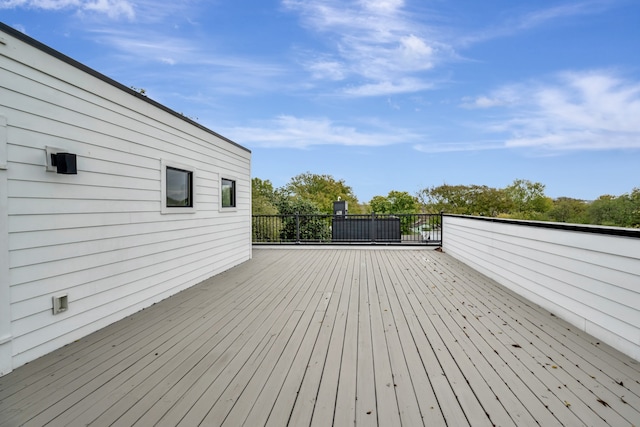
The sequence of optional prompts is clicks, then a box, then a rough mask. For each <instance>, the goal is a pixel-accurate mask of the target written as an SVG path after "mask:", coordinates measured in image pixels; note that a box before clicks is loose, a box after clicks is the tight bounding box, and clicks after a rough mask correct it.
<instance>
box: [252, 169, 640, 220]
mask: <svg viewBox="0 0 640 427" xmlns="http://www.w3.org/2000/svg"><path fill="white" fill-rule="evenodd" d="M544 190H545V185H544V184H542V183H539V182H532V181H528V180H524V179H516V180H514V181H513V183H511V184H510V185H508V186H506V187H504V188H493V187H488V186H486V185H449V184H443V185H438V186H432V187H427V188H424V189H421V190H419V191H418V192H417V193H416V194H415V195H412V194H410V193H408V192H406V191H398V190H393V191H390V192H389V193H388V194H387V195H386V196H382V195H379V196H374V197H373V198H372V199H371V200H370V201H369V202H367V203H360V202H359V201H358V198H357V197H356V196H355V194H354V193H353V189H352V188H351V187H350V186H348V185H347V184H346V183H345V182H344V180H336V179H335V178H333V177H332V176H331V175H318V174H312V173H309V172H307V173H303V174H300V175H297V176H295V177H293V178H291V180H290V181H289V182H288V183H287V184H286V185H284V186H283V187H280V188H274V187H273V184H272V183H271V182H270V181H269V180H262V179H260V178H253V180H252V203H253V204H252V211H253V214H254V215H277V214H280V215H287V214H295V213H298V214H302V215H313V214H332V213H333V202H334V201H336V200H345V201H347V203H348V210H349V213H350V214H369V213H371V212H375V213H379V214H411V213H439V212H445V213H450V214H461V215H476V216H490V217H498V218H512V219H527V220H537V221H554V222H566V223H574V224H596V225H606V226H618V227H633V228H638V227H640V188H634V189H633V190H632V191H631V192H629V193H625V194H622V195H619V196H614V195H602V196H600V197H598V198H597V199H596V200H592V201H586V200H580V199H574V198H570V197H558V198H556V199H552V198H550V197H547V196H546V195H545V193H544Z"/></svg>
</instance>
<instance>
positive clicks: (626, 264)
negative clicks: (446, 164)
mask: <svg viewBox="0 0 640 427" xmlns="http://www.w3.org/2000/svg"><path fill="white" fill-rule="evenodd" d="M443 230H444V245H443V249H444V250H445V252H447V253H449V254H451V255H452V256H454V257H456V258H458V259H460V260H461V261H463V262H465V263H466V264H468V265H470V266H472V267H474V268H475V269H477V270H478V271H480V272H482V273H484V274H486V275H487V276H489V277H491V278H493V279H495V280H497V281H498V282H499V283H501V284H503V285H505V286H507V287H508V288H510V289H512V290H514V291H515V292H517V293H519V294H521V295H523V296H525V297H527V298H528V299H530V300H531V301H533V302H534V303H536V304H538V305H540V306H542V307H544V308H545V309H547V310H549V311H550V312H551V313H554V314H555V315H557V316H559V317H561V318H563V319H565V320H567V321H568V322H570V323H572V324H573V325H575V326H577V327H579V328H581V329H582V330H584V331H586V332H588V333H590V334H592V335H593V336H595V337H597V338H598V339H600V340H601V341H603V342H606V343H608V344H609V345H611V346H613V347H615V348H617V349H619V350H620V351H622V352H624V353H626V354H628V355H630V356H631V357H633V358H635V359H636V360H640V238H638V237H640V233H638V236H636V237H622V236H615V235H607V234H598V233H590V232H584V231H571V230H565V229H552V228H542V227H534V226H527V225H519V224H513V223H509V222H507V221H500V220H495V221H486V220H480V219H473V218H464V217H452V216H445V217H444V219H443Z"/></svg>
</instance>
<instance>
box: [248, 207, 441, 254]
mask: <svg viewBox="0 0 640 427" xmlns="http://www.w3.org/2000/svg"><path fill="white" fill-rule="evenodd" d="M252 241H253V243H255V244H281V243H292V244H302V243H308V244H313V243H315V244H349V243H369V244H388V245H391V244H397V245H410V244H413V245H433V246H439V245H441V244H442V215H441V214H397V215H388V214H375V213H373V214H369V215H300V214H293V215H253V219H252Z"/></svg>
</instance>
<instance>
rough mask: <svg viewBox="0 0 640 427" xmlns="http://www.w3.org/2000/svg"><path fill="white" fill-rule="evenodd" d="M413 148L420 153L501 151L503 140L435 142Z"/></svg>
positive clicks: (503, 146)
mask: <svg viewBox="0 0 640 427" xmlns="http://www.w3.org/2000/svg"><path fill="white" fill-rule="evenodd" d="M413 148H414V149H415V150H416V151H420V152H422V153H429V154H434V153H455V152H462V151H487V150H503V149H504V148H505V144H504V141H503V140H478V141H467V142H435V143H431V144H415V145H414V146H413Z"/></svg>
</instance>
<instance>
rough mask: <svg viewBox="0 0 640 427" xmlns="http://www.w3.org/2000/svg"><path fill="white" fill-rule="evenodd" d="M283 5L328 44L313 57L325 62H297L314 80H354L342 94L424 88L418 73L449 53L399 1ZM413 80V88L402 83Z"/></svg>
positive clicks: (292, 0) (291, 0)
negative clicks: (356, 87)
mask: <svg viewBox="0 0 640 427" xmlns="http://www.w3.org/2000/svg"><path fill="white" fill-rule="evenodd" d="M283 5H285V6H286V7H287V8H289V9H290V10H293V11H296V12H298V13H299V14H300V16H301V17H302V22H303V23H304V25H305V26H307V27H308V28H309V29H311V30H312V31H314V32H315V33H317V34H321V35H323V38H324V39H325V40H327V41H329V42H330V43H331V45H330V46H329V47H328V48H327V51H326V52H323V53H321V54H315V56H316V57H318V56H319V57H321V58H324V59H326V58H330V59H329V60H321V61H317V60H315V59H314V60H304V61H302V62H303V63H304V64H305V65H306V66H307V69H308V71H309V72H310V73H311V74H312V76H313V77H314V78H316V79H319V78H324V79H327V80H334V81H336V80H344V81H345V82H346V81H348V80H351V81H358V83H357V86H358V89H357V90H354V89H353V87H351V86H349V87H347V88H346V89H345V90H344V92H343V93H344V94H346V95H349V96H373V95H387V94H393V93H406V92H407V91H408V89H410V88H411V90H412V91H420V90H424V89H425V88H430V87H432V83H431V82H430V79H428V78H426V76H424V72H425V71H426V70H430V69H432V68H433V67H434V65H435V64H436V63H438V62H439V61H441V60H442V59H443V58H445V57H448V56H450V55H451V51H452V49H451V47H450V46H448V45H446V44H444V43H442V42H440V41H438V40H436V39H435V38H433V37H432V36H431V37H428V36H427V35H426V34H428V33H433V32H432V31H431V30H430V29H429V28H428V27H427V26H426V24H425V23H424V22H421V23H418V20H417V19H412V17H411V14H410V13H409V12H408V11H407V10H406V8H405V4H404V1H402V0H376V1H373V0H366V1H365V0H361V1H353V0H352V1H342V0H340V1H338V0H318V1H314V2H303V1H299V0H283ZM421 19H422V20H423V21H424V16H423V17H422V18H421ZM363 79H364V81H363ZM418 80H420V83H419V84H415V83H412V84H411V85H407V84H406V82H408V81H411V82H415V81H418ZM375 88H381V89H382V90H380V91H377V90H375Z"/></svg>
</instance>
